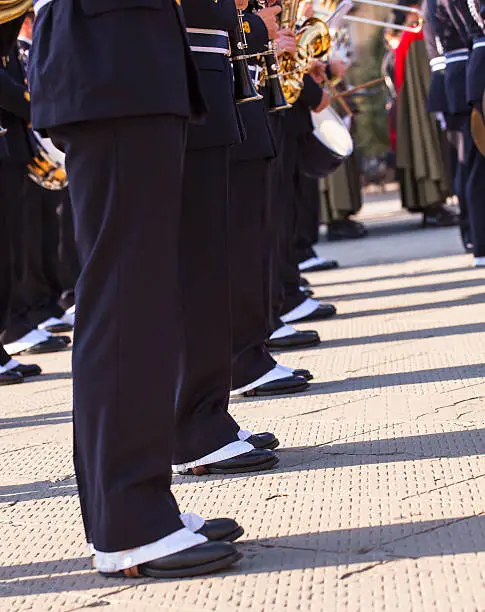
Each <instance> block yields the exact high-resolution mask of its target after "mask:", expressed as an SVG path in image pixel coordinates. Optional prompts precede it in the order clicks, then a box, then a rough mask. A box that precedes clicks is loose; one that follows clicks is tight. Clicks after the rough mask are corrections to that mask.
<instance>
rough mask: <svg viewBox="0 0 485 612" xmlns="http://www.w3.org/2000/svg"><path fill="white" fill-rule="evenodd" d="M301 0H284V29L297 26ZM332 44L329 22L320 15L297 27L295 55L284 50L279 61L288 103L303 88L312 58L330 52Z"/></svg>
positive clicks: (291, 28)
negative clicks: (320, 17)
mask: <svg viewBox="0 0 485 612" xmlns="http://www.w3.org/2000/svg"><path fill="white" fill-rule="evenodd" d="M300 2H301V0H283V1H282V3H281V15H280V25H281V28H283V29H290V30H293V31H294V30H295V28H296V24H297V21H298V8H299V6H300ZM331 44H332V38H331V36H330V30H329V28H328V26H327V24H326V23H325V22H324V21H322V20H321V19H318V18H317V17H310V18H309V19H307V20H306V21H305V22H304V23H303V25H302V26H301V27H300V28H298V30H297V34H296V45H297V52H296V56H293V55H291V54H290V53H287V52H285V53H283V55H282V57H281V60H280V65H281V71H282V84H281V85H282V89H283V94H284V96H285V98H286V100H287V101H288V102H289V104H294V103H295V102H296V101H297V100H298V98H299V97H300V94H301V90H302V89H303V77H304V76H305V74H306V73H307V72H308V71H309V70H310V67H311V61H312V60H313V59H317V58H321V57H323V56H324V55H325V54H326V53H328V51H329V49H330V46H331Z"/></svg>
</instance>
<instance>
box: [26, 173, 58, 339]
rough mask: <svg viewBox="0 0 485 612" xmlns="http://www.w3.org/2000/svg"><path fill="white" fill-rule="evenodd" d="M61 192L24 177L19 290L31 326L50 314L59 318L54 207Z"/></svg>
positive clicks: (56, 233)
mask: <svg viewBox="0 0 485 612" xmlns="http://www.w3.org/2000/svg"><path fill="white" fill-rule="evenodd" d="M61 199H62V192H61V191H49V190H48V189H43V188H42V187H40V186H39V185H37V184H36V183H34V182H33V181H31V180H30V179H28V178H27V179H25V187H24V196H23V198H22V231H23V240H22V248H23V269H22V280H21V290H22V295H23V299H24V301H25V302H26V303H27V304H28V306H29V321H30V323H31V324H32V326H33V327H37V326H38V325H39V324H40V323H42V322H43V321H45V320H46V319H49V318H50V317H57V318H60V317H62V315H63V313H64V311H63V310H62V308H61V307H60V306H59V305H58V303H57V302H58V300H59V298H60V296H61V292H62V288H61V285H60V281H59V259H58V244H59V221H58V216H57V207H58V206H59V204H60V202H61Z"/></svg>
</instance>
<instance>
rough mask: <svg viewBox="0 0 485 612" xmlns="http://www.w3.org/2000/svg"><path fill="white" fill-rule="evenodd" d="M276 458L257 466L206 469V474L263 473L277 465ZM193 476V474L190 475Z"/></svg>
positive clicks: (277, 459) (277, 460)
mask: <svg viewBox="0 0 485 612" xmlns="http://www.w3.org/2000/svg"><path fill="white" fill-rule="evenodd" d="M279 461H280V460H279V458H278V457H273V458H272V459H269V460H268V461H265V462H264V463H259V464H258V465H247V466H242V467H239V468H233V469H230V468H227V469H223V468H206V469H207V473H208V474H247V473H248V472H264V471H265V470H270V469H271V468H273V467H275V465H277V464H278V463H279ZM191 475H192V476H193V474H191Z"/></svg>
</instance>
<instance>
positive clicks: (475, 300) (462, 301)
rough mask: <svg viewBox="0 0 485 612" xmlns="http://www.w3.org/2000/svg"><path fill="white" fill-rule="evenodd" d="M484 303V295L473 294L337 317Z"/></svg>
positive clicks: (371, 315) (351, 317)
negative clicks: (454, 298)
mask: <svg viewBox="0 0 485 612" xmlns="http://www.w3.org/2000/svg"><path fill="white" fill-rule="evenodd" d="M483 303H485V293H475V294H473V295H467V296H466V297H463V298H458V299H456V300H442V301H440V302H429V303H428V304H411V305H409V304H408V305H406V306H392V307H390V308H374V309H372V310H357V311H355V312H347V313H345V314H340V315H338V319H356V318H359V317H375V316H379V315H390V314H399V313H402V312H417V311H419V310H441V309H442V308H443V309H446V308H454V307H457V306H473V305H475V304H483Z"/></svg>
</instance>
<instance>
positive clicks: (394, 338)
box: [322, 323, 485, 349]
mask: <svg viewBox="0 0 485 612" xmlns="http://www.w3.org/2000/svg"><path fill="white" fill-rule="evenodd" d="M483 332H485V323H469V324H463V325H450V326H448V327H430V328H427V329H412V330H408V331H399V332H393V333H390V334H374V335H373V336H359V337H358V338H335V339H333V340H325V341H324V344H323V346H322V347H323V348H325V349H329V348H341V347H344V346H359V345H361V344H364V345H368V344H378V343H381V342H399V341H402V340H422V339H425V338H442V337H444V336H461V335H464V334H479V333H483Z"/></svg>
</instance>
